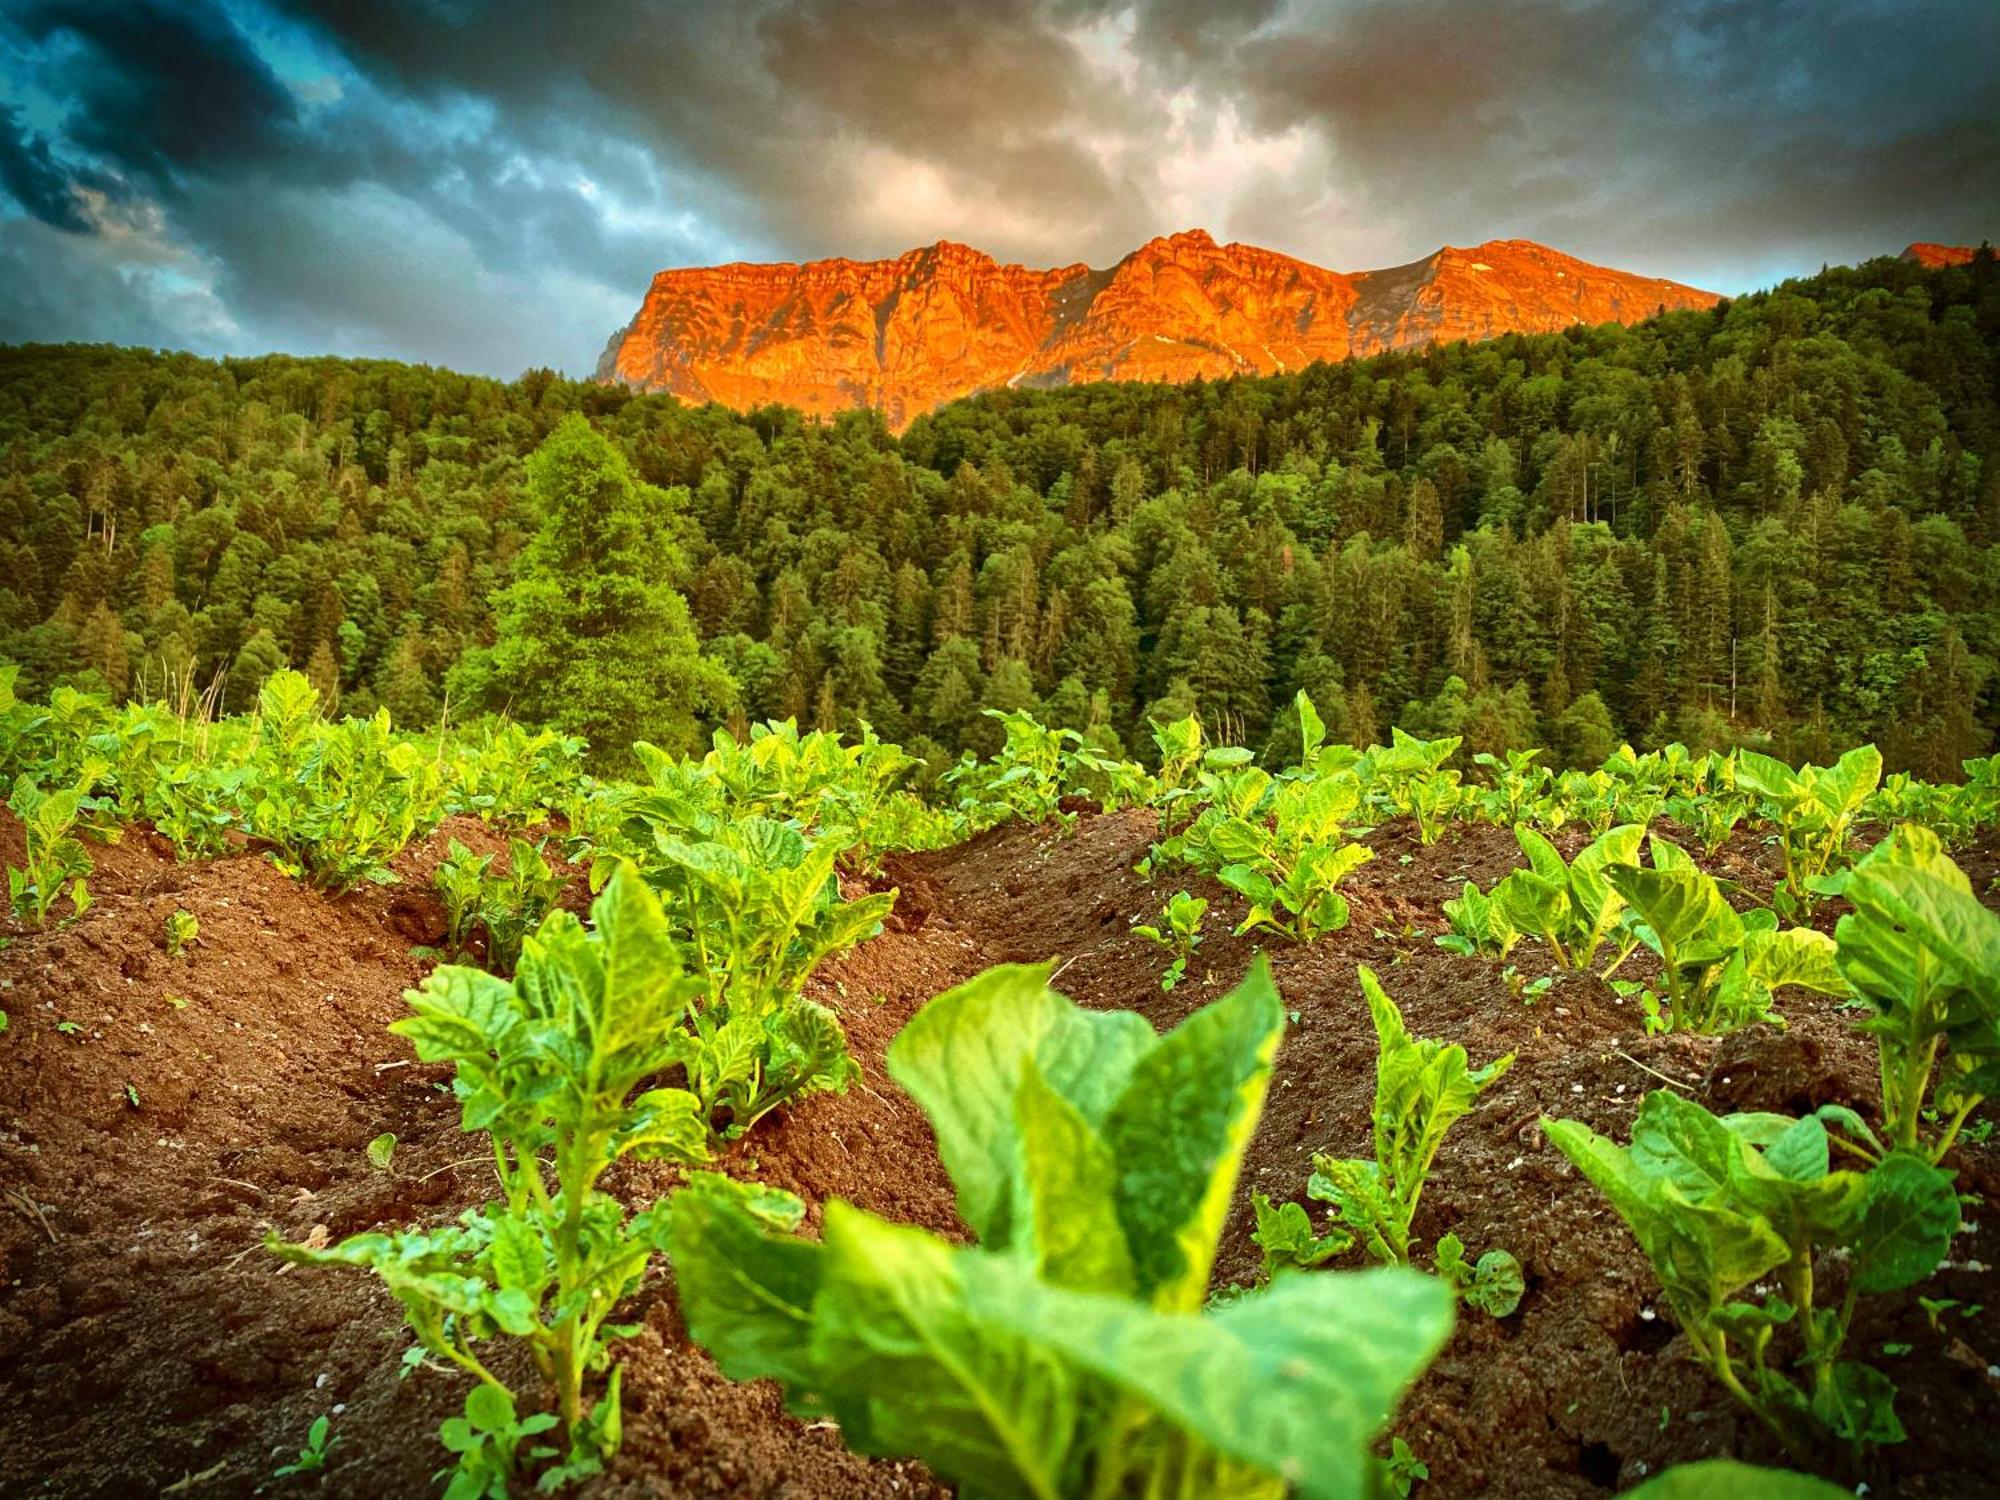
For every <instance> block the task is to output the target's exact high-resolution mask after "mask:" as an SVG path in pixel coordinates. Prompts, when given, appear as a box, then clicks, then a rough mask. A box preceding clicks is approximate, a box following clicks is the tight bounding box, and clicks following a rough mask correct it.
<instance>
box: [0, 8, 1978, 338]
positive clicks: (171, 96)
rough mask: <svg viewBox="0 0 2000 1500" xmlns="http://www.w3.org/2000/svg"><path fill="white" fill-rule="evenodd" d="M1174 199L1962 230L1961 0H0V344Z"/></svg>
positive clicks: (570, 308)
mask: <svg viewBox="0 0 2000 1500" xmlns="http://www.w3.org/2000/svg"><path fill="white" fill-rule="evenodd" d="M558 11H566V12H568V13H567V14H566V15H563V16H561V17H558V16H557V12H558ZM1193 226H1201V227H1204V228H1207V229H1208V230H1210V231H1211V232H1212V233H1213V234H1215V235H1216V237H1217V238H1218V239H1240V240H1246V241H1249V242H1251V243H1255V244H1262V245H1267V246H1270V247H1272V248H1274V249H1279V250H1283V251H1286V252H1288V253H1290V254H1293V255H1298V256H1302V257H1304V258H1306V259H1309V260H1313V261H1316V262H1318V263H1320V264H1322V265H1329V266H1334V267H1338V268H1340V269H1346V270H1355V269H1362V268H1366V267H1374V266H1383V265H1395V264H1398V263H1401V262H1404V261H1408V260H1413V259H1415V258H1416V257H1418V256H1420V255H1423V254H1426V253H1428V252H1429V251H1430V250H1432V249H1434V248H1436V247H1437V246H1438V245H1440V244H1447V243H1449V244H1461V245H1465V244H1473V243H1476V242H1478V241H1480V240H1483V239H1489V238H1498V237H1512V236H1523V237H1527V238H1531V239H1538V240H1542V241H1545V242H1547V243H1549V244H1552V245H1555V246H1557V247H1558V248H1561V249H1564V250H1567V251H1569V252H1571V253H1573V254H1577V255H1581V256H1583V257H1584V258H1586V259H1589V260H1595V261H1600V262H1603V263H1606V264H1610V265H1615V266H1618V267H1621V268H1623V269H1627V270H1635V271H1642V272H1647V273H1650V274H1656V275H1665V276H1672V277H1675V278H1677V279H1679V280H1683V281H1689V282H1693V283H1696V284H1698V285H1703V286H1708V287H1712V288H1715V289H1717V290H1721V291H1728V292H1734V291H1742V290H1747V289H1750V288H1753V287H1756V286H1760V285H1767V284H1769V283H1770V282H1771V281H1772V280H1774V279H1776V278H1778V277H1781V276H1783V275H1786V274H1790V273H1794V272H1802V271H1809V270H1813V269H1816V268H1817V267H1818V266H1819V265H1820V264H1821V263H1822V262H1825V261H1842V260H1854V259H1859V258H1864V257H1866V256H1868V255H1871V254H1877V253H1883V252H1891V253H1893V252H1894V251H1896V250H1899V249H1901V248H1902V246H1903V245H1904V244H1905V243H1907V242H1908V241H1910V240H1913V239H1933V240H1942V241H1946V242H1953V243H1976V242H1978V241H1979V240H1980V239H1982V238H1995V239H2000V4H1996V3H1995V0H1874V3H1846V0H1796V3H1732V0H1509V3H1506V4H1504V5H1503V4H1496V3H1493V0H1139V3H1136V4H1133V3H1098V0H733V3H731V0H714V3H708V0H699V3H697V0H686V3H675V0H590V3H589V4H588V5H576V6H560V7H559V6H557V5H555V4H553V3H552V0H534V3H530V0H406V3H403V4H394V5H391V4H380V3H369V0H215V3H205V0H184V3H172V0H96V3H93V0H0V342H12V341H20V340H28V339H50V340H61V339H87V340H111V341H116V342H120V343H135V344H159V345H169V346H174V347H180V348H191V349H196V350H200V351H203V352H206V353H249V352H259V351H263V350H267V349H286V350H293V351H298V352H309V353H311V352H340V353H353V354H370V355H383V356H390V357H395V358H402V359H413V360H424V361H428V362H431V363H436V364H445V365H451V366H454V367H457V368H461V369H469V370H478V371H484V372H488V373H491V374H496V375H503V376H512V375H514V374H517V373H519V372H520V371H521V370H523V369H525V368H528V367H530V366H534V365H539V364H547V365H552V366H556V367H558V368H562V369H565V370H567V371H569V372H570V373H572V374H582V373H587V372H588V371H589V370H590V369H592V368H593V367H594V364H595V361H596V358H597V355H598V352H599V351H600V349H601V348H602V347H603V345H604V342H605V339H606V338H607V337H608V336H609V335H610V333H611V332H612V330H613V329H614V328H616V327H617V326H619V325H620V324H622V323H623V322H624V321H625V319H626V318H627V317H629V316H630V315H631V313H632V311H633V309H634V308H635V307H636V306H637V304H638V301H639V298H640V296H641V295H642V293H643V292H644V290H645V286H646V283H647V280H648V279H649V277H650V276H651V274H652V273H653V272H654V271H655V270H658V269H660V268H661V267H665V266H674V265H694V264H707V263H712V262H717V261H725V260H798V259H808V258H812V257H815V256H826V255H851V256H857V257H863V256H877V255H888V254H895V253H897V252H899V251H902V250H904V249H908V248H910V247H911V246H913V245H918V244H924V243H928V242H930V241H933V240H936V239H940V238H949V239H956V240H963V241H965V242H967V243H969V244H973V245H976V246H978V247H980V248H982V249H985V250H988V251H990V252H992V253H993V254H995V255H998V256H1000V257H1001V258H1003V259H1010V260H1021V261H1025V262H1027V263H1029V264H1041V265H1047V264H1060V263H1065V262H1069V261H1075V260H1084V261H1088V262H1090V263H1092V264H1095V265H1106V264H1109V263H1111V262H1112V261H1114V260H1116V259H1117V257H1118V256H1120V255H1121V254H1123V253H1124V252H1126V251H1127V250H1130V249H1131V248H1133V247H1134V246H1135V245H1138V244H1139V243H1141V242H1143V241H1144V240H1146V239H1147V238H1149V237H1150V236H1152V235H1155V234H1163V233H1170V232H1172V231H1174V230H1176V229H1184V228H1189V227H1193Z"/></svg>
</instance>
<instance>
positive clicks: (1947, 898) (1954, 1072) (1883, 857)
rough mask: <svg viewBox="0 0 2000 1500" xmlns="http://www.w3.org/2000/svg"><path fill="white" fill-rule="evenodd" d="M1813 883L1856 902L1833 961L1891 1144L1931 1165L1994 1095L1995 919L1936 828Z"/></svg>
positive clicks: (1914, 831) (1998, 1019)
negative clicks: (1870, 1044)
mask: <svg viewBox="0 0 2000 1500" xmlns="http://www.w3.org/2000/svg"><path fill="white" fill-rule="evenodd" d="M1821 888H1822V889H1823V890H1826V891H1830V892H1834V893H1837V894H1839V895H1842V896H1845V897H1846V898H1847V900H1848V901H1849V903H1850V904H1851V905H1852V906H1853V908H1854V910H1853V911H1851V912H1849V913H1847V914H1846V915H1844V916H1842V917H1841V919H1840V922H1839V925H1838V926H1837V927H1836V928H1835V929H1834V935H1835V938H1836V941H1837V944H1838V946H1837V948H1836V951H1835V955H1834V959H1835V963H1836V964H1837V965H1838V966H1839V970H1840V974H1841V976H1842V977H1843V978H1844V979H1845V980H1846V981H1847V983H1848V985H1849V986H1850V987H1851V989H1852V991H1853V994H1854V996H1855V998H1856V999H1857V1000H1859V1001H1860V1002H1861V1004H1862V1005H1864V1006H1866V1007H1867V1009H1868V1011H1869V1016H1868V1019H1867V1020H1865V1021H1863V1022H1862V1023H1861V1027H1862V1029H1863V1030H1864V1031H1868V1032H1872V1033H1873V1034H1874V1037H1875V1043H1876V1047H1877V1049H1878V1050H1879V1051H1880V1053H1881V1059H1882V1120H1883V1133H1884V1135H1886V1136H1887V1138H1888V1142H1889V1145H1890V1146H1891V1147H1893V1148H1896V1149H1899V1150H1903V1151H1920V1152H1922V1153H1923V1154H1924V1155H1925V1156H1926V1157H1927V1158H1928V1159H1929V1160H1931V1161H1934V1162H1935V1161H1938V1160H1939V1159H1941V1158H1942V1157H1943V1156H1944V1154H1945V1152H1946V1151H1948V1150H1950V1149H1951V1145H1952V1142H1953V1141H1954V1140H1956V1139H1957V1136H1958V1132H1959V1129H1960V1127H1961V1126H1962V1125H1963V1124H1964V1123H1965V1120H1966V1117H1967V1116H1968V1115H1970V1114H1971V1113H1972V1111H1973V1110H1974V1109H1975V1108H1977V1107H1978V1105H1979V1103H1980V1102H1981V1100H1983V1099H1985V1098H1987V1097H1989V1096H1991V1095H1992V1094H1994V1093H1996V1092H2000V916H1996V915H1995V914H1994V913H1993V912H1991V911H1989V910H1988V909H1987V908H1986V907H1985V906H1984V905H1983V904H1982V903H1981V902H1980V900H1979V898H1978V897H1977V896H1975V895H1974V894H1973V892H1972V882H1971V881H1969V880H1968V879H1966V876H1965V872H1964V871H1963V870H1961V869H1959V867H1958V866H1957V865H1956V864H1955V863H1953V861H1952V860H1951V859H1950V858H1949V857H1948V856H1947V855H1946V854H1945V853H1944V850H1943V847H1942V845H1941V843H1940V841H1939V839H1938V836H1937V835H1936V834H1935V833H1932V832H1931V831H1929V830H1928V829H1925V828H1921V827H1918V826H1916V825H1915V824H1905V825H1904V826H1903V827H1901V828H1899V829H1897V830H1896V831H1895V833H1894V834H1892V835H1891V836H1890V837H1889V838H1887V839H1884V840H1883V841H1882V842H1881V843H1879V844H1877V845H1876V846H1875V847H1874V848H1873V849H1872V850H1870V851H1869V853H1868V854H1867V855H1866V857H1864V858H1863V859H1862V860H1861V861H1860V862H1859V863H1857V864H1856V865H1855V866H1854V867H1853V869H1851V870H1848V871H1846V872H1844V873H1843V874H1842V875H1840V876H1838V877H1835V878H1834V879H1832V880H1830V881H1825V882H1822V886H1821ZM1941 1050H1942V1052H1943V1054H1944V1074H1943V1077H1942V1078H1941V1079H1940V1080H1939V1082H1938V1085H1937V1089H1936V1092H1935V1094H1934V1095H1933V1096H1932V1098H1931V1101H1930V1102H1931V1105H1932V1107H1934V1108H1935V1110H1936V1111H1937V1112H1938V1114H1940V1115H1941V1116H1943V1117H1944V1120H1945V1124H1944V1127H1943V1129H1942V1130H1940V1131H1939V1132H1938V1133H1937V1135H1936V1136H1935V1137H1932V1138H1929V1139H1926V1138H1925V1136H1926V1132H1925V1130H1924V1128H1923V1116H1924V1113H1925V1096H1926V1094H1928V1093H1930V1089H1931V1075H1932V1073H1933V1071H1934V1070H1935V1068H1936V1065H1937V1060H1938V1056H1939V1053H1940V1051H1941ZM1861 1130H1863V1131H1865V1127H1861ZM1877 1144H1879V1143H1877Z"/></svg>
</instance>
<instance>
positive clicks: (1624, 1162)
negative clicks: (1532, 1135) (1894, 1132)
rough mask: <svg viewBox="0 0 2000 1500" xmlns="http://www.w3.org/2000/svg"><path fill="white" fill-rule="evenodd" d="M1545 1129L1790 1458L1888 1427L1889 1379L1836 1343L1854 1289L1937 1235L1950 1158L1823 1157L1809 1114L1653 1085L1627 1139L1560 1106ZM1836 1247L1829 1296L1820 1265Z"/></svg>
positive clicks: (1805, 1457)
mask: <svg viewBox="0 0 2000 1500" xmlns="http://www.w3.org/2000/svg"><path fill="white" fill-rule="evenodd" d="M1545 1128H1546V1129H1547V1131H1548V1137H1549V1139H1550V1140H1551V1141H1553V1142H1555V1144H1556V1146H1557V1148H1558V1149H1559V1150H1561V1151H1562V1153H1563V1154H1564V1155H1565V1156H1567V1157H1568V1158H1569V1159H1570V1160H1571V1161H1572V1162H1573V1163H1574V1164H1575V1165H1576V1168H1577V1170H1578V1171H1580V1172H1582V1173H1583V1175H1584V1176H1586V1177H1588V1178H1589V1179H1590V1180H1591V1182H1593V1183H1594V1184H1596V1186H1597V1187H1598V1188H1599V1190H1601V1191H1602V1192H1603V1193H1604V1195H1605V1196H1606V1197H1607V1198H1609V1199H1610V1200H1611V1204H1612V1207H1614V1208H1616V1209H1617V1210H1618V1214H1619V1216H1620V1217H1621V1218H1623V1219H1624V1220H1625V1223H1626V1225H1627V1226H1628V1227H1629V1228H1630V1229H1631V1231H1632V1234H1633V1237H1634V1238H1636V1239H1637V1240H1638V1241H1639V1246H1640V1248H1641V1249H1642V1250H1644V1251H1645V1252H1646V1258H1647V1259H1648V1260H1650V1261H1651V1262H1652V1263H1653V1269H1654V1271H1655V1272H1656V1273H1657V1274H1658V1276H1659V1278H1660V1285H1661V1288H1662V1290H1663V1291H1664V1292H1665V1293H1666V1298H1667V1303H1668V1305H1669V1306H1670V1307H1672V1309H1673V1311H1674V1317H1675V1318H1676V1319H1677V1320H1678V1321H1679V1323H1680V1325H1681V1329H1682V1331H1683V1332H1684V1333H1685V1334H1686V1335H1687V1337H1688V1341H1689V1343H1690V1344H1692V1345H1693V1348H1694V1351H1695V1355H1696V1357H1697V1358H1698V1359H1699V1360H1701V1362H1702V1363H1704V1364H1706V1365H1707V1366H1708V1367H1709V1369H1710V1370H1711V1371H1713V1372H1714V1374H1715V1377H1716V1379H1717V1380H1719V1381H1720V1382H1721V1383H1722V1384H1723V1386H1724V1387H1725V1388H1726V1389H1727V1390H1728V1391H1729V1393H1730V1394H1731V1395H1733V1396H1735V1397H1736V1399H1737V1400H1739V1401H1741V1402H1742V1403H1743V1404H1744V1405H1746V1406H1748V1407H1749V1408H1750V1409H1751V1411H1753V1412H1754V1413H1756V1415H1757V1417H1758V1419H1759V1420H1761V1421H1762V1422H1763V1423H1764V1424H1765V1425H1766V1426H1767V1427H1769V1428H1770V1430H1771V1431H1772V1433H1773V1434H1775V1435H1776V1436H1777V1438H1778V1439H1779V1440H1780V1441H1781V1442H1782V1443H1784V1444H1785V1446H1786V1448H1787V1450H1788V1451H1790V1453H1791V1454H1792V1456H1793V1457H1794V1458H1796V1459H1797V1460H1799V1461H1800V1462H1801V1463H1804V1464H1808V1465H1811V1464H1814V1463H1815V1462H1818V1461H1821V1460H1823V1459H1824V1456H1825V1455H1826V1454H1827V1453H1828V1451H1829V1447H1830V1445H1831V1443H1832V1442H1833V1441H1835V1440H1838V1441H1840V1442H1842V1443H1845V1444H1846V1445H1848V1446H1849V1447H1850V1449H1852V1450H1854V1451H1856V1452H1859V1451H1861V1450H1865V1449H1866V1448H1868V1447H1871V1446H1873V1445H1875V1444H1878V1443H1893V1442H1900V1441H1902V1439H1903V1427H1902V1424H1901V1423H1900V1422H1899V1421H1898V1420H1897V1418H1896V1413H1895V1405H1894V1403H1895V1395H1896V1388H1895V1384H1894V1382H1893V1381H1891V1380H1890V1378H1889V1377H1888V1376H1887V1375H1886V1374H1884V1373H1883V1372H1882V1371H1880V1370H1878V1369H1876V1368H1874V1367H1873V1366H1871V1365H1866V1364H1862V1363H1861V1362H1859V1361H1857V1360H1853V1359H1847V1358H1843V1352H1844V1350H1843V1346H1844V1344H1845V1342H1846V1339H1847V1333H1848V1329H1849V1327H1850V1325H1851V1323H1852V1320H1853V1317H1854V1306H1855V1299H1856V1297H1857V1296H1859V1295H1860V1294H1862V1293H1870V1294H1873V1293H1880V1292H1896V1291H1901V1290H1902V1289H1904V1288H1905V1287H1909V1286H1914V1285H1915V1284H1916V1283H1917V1282H1919V1281H1922V1280H1923V1279H1924V1278H1925V1277H1927V1276H1929V1275H1930V1274H1931V1272H1932V1271H1934V1270H1935V1269H1936V1268H1937V1265H1938V1263H1939V1262H1940V1261H1941V1260H1943V1258H1944V1256H1945V1254H1946V1252H1947V1251H1948V1250H1949V1249H1950V1246H1951V1240H1952V1236H1953V1235H1954V1234H1956V1233H1957V1232H1958V1227H1959V1208H1958V1197H1957V1195H1956V1193H1955V1192H1954V1191H1953V1189H1952V1179H1951V1174H1950V1173H1948V1172H1945V1171H1942V1170H1941V1169H1939V1168H1937V1167H1934V1166H1932V1165H1931V1164H1930V1163H1929V1162H1927V1161H1925V1160H1924V1159H1923V1158H1922V1157H1921V1156H1918V1155H1916V1154H1914V1153H1911V1152H1907V1151H1900V1152H1893V1153H1891V1154H1890V1155H1889V1156H1887V1157H1885V1158H1884V1159H1883V1161H1882V1162H1881V1163H1880V1164H1879V1165H1877V1166H1875V1167H1874V1168H1873V1169H1871V1170H1870V1171H1868V1172H1866V1173H1861V1172H1852V1171H1834V1170H1832V1169H1831V1167H1830V1162H1829V1151H1828V1136H1827V1131H1826V1126H1825V1124H1824V1123H1823V1122H1822V1120H1821V1119H1820V1118H1819V1117H1818V1116H1816V1115H1808V1116H1806V1117H1805V1118H1804V1119H1802V1120H1792V1119H1788V1118H1786V1117H1785V1116H1783V1115H1770V1114H1741V1115H1729V1116H1726V1117H1723V1118H1720V1119H1718V1118H1717V1117H1716V1116H1714V1115H1712V1114H1710V1113H1709V1112H1708V1111H1707V1110H1705V1109H1703V1108H1702V1107H1701V1106H1700V1105H1699V1104H1696V1103H1694V1102H1693V1101H1692V1100H1687V1099H1682V1098H1680V1097H1679V1096H1678V1095H1676V1094H1673V1093H1671V1092H1669V1091H1667V1090H1664V1089H1662V1090H1659V1091H1657V1092H1654V1093H1651V1094H1648V1095H1647V1096H1646V1097H1645V1099H1644V1100H1643V1101H1642V1102H1641V1104H1640V1106H1639V1116H1638V1118H1637V1120H1635V1121H1634V1122H1633V1125H1632V1143H1631V1145H1630V1146H1619V1145H1616V1144H1614V1143H1613V1142H1611V1141H1608V1140H1606V1139H1605V1138H1604V1137H1602V1136H1600V1135H1597V1134H1596V1133H1595V1132H1593V1131H1592V1130H1590V1128H1589V1127H1588V1126H1585V1125H1583V1124H1581V1123H1579V1122H1577V1121H1575V1120H1550V1121H1546V1122H1545ZM1836 1253H1838V1254H1839V1255H1840V1256H1841V1258H1842V1259H1844V1260H1845V1262H1846V1287H1845V1290H1844V1292H1843V1293H1842V1295H1841V1296H1840V1297H1839V1299H1838V1300H1837V1301H1835V1300H1832V1299H1830V1298H1827V1297H1826V1296H1825V1295H1824V1294H1825V1292H1826V1290H1827V1288H1826V1285H1825V1283H1824V1282H1823V1280H1822V1276H1823V1274H1824V1271H1823V1268H1822V1267H1821V1265H1820V1261H1821V1260H1822V1259H1825V1260H1828V1261H1829V1262H1830V1261H1831V1260H1832V1259H1833V1257H1834V1255H1835V1254H1836ZM1767 1279H1768V1280H1767ZM1771 1283H1775V1286H1774V1288H1773V1289H1772V1290H1769V1291H1768V1292H1766V1291H1765V1290H1764V1288H1765V1287H1766V1286H1767V1285H1770V1284H1771ZM1781 1330H1792V1331H1794V1332H1795V1334H1796V1338H1797V1343H1798V1347H1799V1356H1798V1361H1797V1363H1798V1365H1799V1374H1798V1376H1797V1377H1795V1376H1794V1375H1793V1374H1792V1373H1791V1372H1790V1371H1789V1370H1788V1369H1787V1368H1786V1365H1785V1363H1784V1362H1782V1361H1781V1360H1780V1359H1779V1358H1778V1356H1777V1348H1776V1343H1777V1340H1778V1336H1779V1334H1780V1331H1781Z"/></svg>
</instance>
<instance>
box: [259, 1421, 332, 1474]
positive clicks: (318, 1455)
mask: <svg viewBox="0 0 2000 1500" xmlns="http://www.w3.org/2000/svg"><path fill="white" fill-rule="evenodd" d="M330 1425H331V1424H330V1422H329V1419H328V1418H326V1417H323V1416H322V1417H314V1418H313V1424H312V1426H311V1427H310V1428H308V1429H307V1430H306V1445H305V1447H303V1448H301V1449H299V1456H298V1458H297V1459H296V1460H294V1461H293V1462H291V1463H288V1464H286V1465H285V1466H284V1467H283V1468H281V1469H277V1470H274V1471H273V1472H272V1475H271V1477H272V1478H273V1479H289V1478H291V1477H292V1475H294V1474H318V1473H320V1472H321V1471H322V1470H324V1469H325V1468H326V1460H327V1456H328V1455H329V1454H330V1453H331V1452H332V1451H333V1445H334V1444H335V1443H337V1442H339V1441H340V1439H339V1438H337V1437H334V1438H330V1437H328V1436H327V1435H326V1433H327V1428H328V1426H330Z"/></svg>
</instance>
